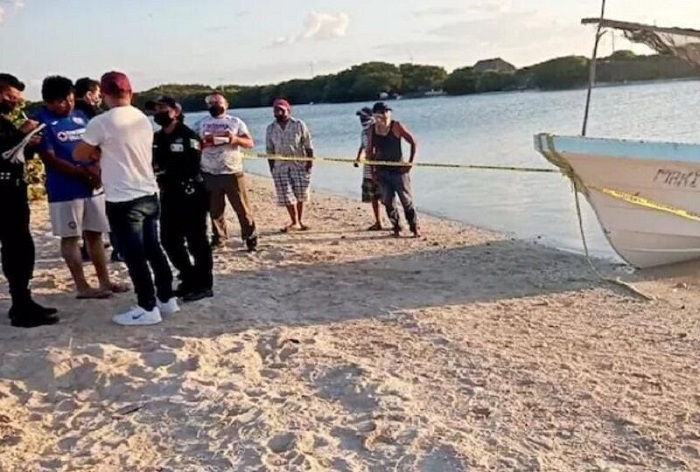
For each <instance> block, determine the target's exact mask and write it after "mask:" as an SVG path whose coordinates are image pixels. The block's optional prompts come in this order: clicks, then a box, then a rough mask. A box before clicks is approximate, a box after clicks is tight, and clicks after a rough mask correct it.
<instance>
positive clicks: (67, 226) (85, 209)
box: [49, 194, 109, 238]
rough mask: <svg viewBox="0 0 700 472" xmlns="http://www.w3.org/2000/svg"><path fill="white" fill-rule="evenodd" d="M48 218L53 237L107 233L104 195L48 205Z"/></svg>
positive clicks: (107, 223)
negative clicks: (88, 232)
mask: <svg viewBox="0 0 700 472" xmlns="http://www.w3.org/2000/svg"><path fill="white" fill-rule="evenodd" d="M49 216H50V217H51V229H52V230H53V234H54V236H58V237H61V238H74V237H79V236H82V234H83V232H84V231H91V232H94V233H109V222H108V221H107V211H106V209H105V196H104V194H102V195H97V196H94V197H90V198H78V199H76V200H69V201H67V202H53V203H49Z"/></svg>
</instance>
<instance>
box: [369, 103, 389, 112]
mask: <svg viewBox="0 0 700 472" xmlns="http://www.w3.org/2000/svg"><path fill="white" fill-rule="evenodd" d="M386 111H391V108H389V107H388V106H387V104H386V103H384V102H377V103H375V104H374V106H373V107H372V113H384V112H386Z"/></svg>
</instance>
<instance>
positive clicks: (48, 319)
mask: <svg viewBox="0 0 700 472" xmlns="http://www.w3.org/2000/svg"><path fill="white" fill-rule="evenodd" d="M10 319H11V320H12V321H11V322H10V324H11V325H12V326H14V327H15V328H37V327H39V326H51V325H55V324H56V323H58V322H59V321H60V319H59V318H58V316H56V315H37V314H30V315H27V314H23V315H21V316H19V315H18V314H15V315H14V316H13V317H12V318H10Z"/></svg>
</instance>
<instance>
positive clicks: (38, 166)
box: [8, 105, 46, 200]
mask: <svg viewBox="0 0 700 472" xmlns="http://www.w3.org/2000/svg"><path fill="white" fill-rule="evenodd" d="M23 107H24V105H22V107H19V108H18V109H16V110H15V111H14V113H12V114H11V115H10V116H8V118H9V119H10V121H12V123H14V124H15V126H19V125H21V124H22V123H23V122H24V117H23V116H22V109H23ZM24 172H25V175H24V177H25V178H24V180H25V181H26V182H27V184H28V186H29V188H28V189H27V193H28V195H29V200H40V199H42V198H44V197H45V196H46V188H45V186H44V182H45V179H46V170H45V169H44V163H43V162H42V161H41V159H39V156H34V159H31V160H29V161H27V163H26V164H25V167H24Z"/></svg>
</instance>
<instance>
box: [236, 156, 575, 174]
mask: <svg viewBox="0 0 700 472" xmlns="http://www.w3.org/2000/svg"><path fill="white" fill-rule="evenodd" d="M243 157H244V158H245V159H266V160H274V161H292V162H332V163H336V164H356V163H357V164H362V165H372V166H386V167H437V168H442V169H472V170H501V171H511V172H539V173H557V174H558V173H561V172H560V171H559V170H558V169H545V168H542V167H514V166H488V165H478V164H443V163H437V162H414V163H408V162H394V161H367V160H361V161H358V160H356V159H348V158H342V157H316V156H314V157H299V156H281V155H277V154H258V153H250V152H244V153H243Z"/></svg>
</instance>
